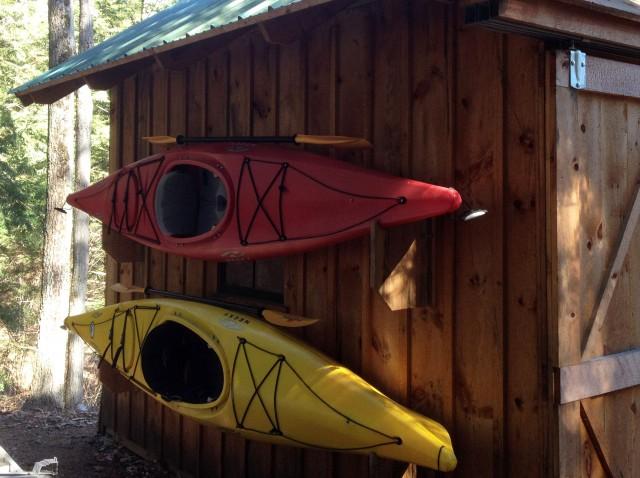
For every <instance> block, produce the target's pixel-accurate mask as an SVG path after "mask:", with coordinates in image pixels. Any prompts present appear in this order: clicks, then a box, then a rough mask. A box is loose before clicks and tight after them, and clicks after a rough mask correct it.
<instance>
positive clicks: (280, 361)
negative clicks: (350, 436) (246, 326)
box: [231, 337, 402, 451]
mask: <svg viewBox="0 0 640 478" xmlns="http://www.w3.org/2000/svg"><path fill="white" fill-rule="evenodd" d="M247 346H251V347H253V348H255V349H257V350H259V351H261V352H264V353H266V354H269V355H271V356H273V357H275V359H276V360H275V362H274V364H273V365H272V366H271V368H270V369H269V371H268V372H267V373H266V374H265V376H264V377H263V378H262V380H260V382H259V383H256V379H255V375H254V373H253V368H252V367H251V362H250V360H249V355H248V353H247V350H246V348H247ZM241 350H242V355H243V356H244V358H245V360H246V362H247V368H248V370H249V376H250V377H251V381H252V384H253V387H254V392H253V394H252V395H251V397H250V399H249V402H248V403H247V405H246V407H245V410H244V412H243V413H242V417H241V418H240V417H239V416H238V415H239V414H238V409H237V404H236V400H235V395H234V394H233V384H234V379H235V372H236V366H237V364H238V357H239V355H240V351H241ZM283 365H286V366H287V368H288V369H289V370H291V372H292V373H293V374H294V375H295V376H296V377H297V378H298V380H299V381H300V382H301V383H302V384H303V385H304V386H305V388H306V389H307V390H309V392H310V393H311V394H312V395H313V396H315V397H316V398H317V399H318V400H319V401H320V402H321V403H322V404H323V405H324V406H326V407H327V408H329V409H330V410H331V411H333V412H334V413H336V414H338V415H340V416H341V417H343V418H344V419H345V420H346V421H347V423H350V424H354V425H357V426H359V427H362V428H364V429H365V430H369V431H370V432H372V433H375V434H377V435H380V436H381V437H384V438H386V439H387V441H382V442H380V443H374V444H372V445H367V446H361V447H346V448H332V447H327V446H322V445H316V444H314V443H309V442H305V441H302V440H298V439H296V438H293V437H291V436H288V435H287V434H286V433H285V432H284V431H283V430H282V428H281V427H280V421H279V419H278V407H277V396H278V386H279V384H280V374H281V371H282V367H283ZM276 367H277V368H278V372H277V375H276V380H275V386H274V391H273V406H274V415H275V417H272V416H271V414H270V413H269V411H268V409H267V407H266V405H265V402H264V399H263V398H262V395H261V394H260V389H261V388H262V386H263V385H264V383H265V382H266V380H267V379H268V377H269V376H270V375H271V373H272V372H273V371H274V370H275V368H276ZM231 390H232V392H231V405H232V408H233V415H234V418H235V421H236V427H237V428H239V429H242V430H248V431H252V432H255V433H259V434H262V435H277V436H282V437H283V438H286V439H287V440H290V441H292V442H294V443H297V444H299V445H303V446H308V447H314V448H320V449H324V450H330V451H358V450H369V449H373V448H377V447H380V446H385V445H401V444H402V438H400V437H394V436H391V435H388V434H386V433H384V432H381V431H380V430H376V429H375V428H372V427H369V426H367V425H364V424H362V423H360V422H358V421H357V420H354V419H352V418H350V417H349V416H347V415H345V414H344V413H342V412H340V411H339V410H337V409H335V408H334V407H333V406H332V405H331V404H329V403H328V402H327V401H326V400H324V399H323V398H322V397H320V395H318V394H317V393H316V392H315V391H314V390H313V389H312V388H311V386H310V385H309V384H307V383H306V382H305V381H304V379H303V378H302V377H301V376H300V374H299V373H298V372H297V370H296V369H295V368H294V367H293V366H292V365H291V364H290V363H289V362H288V361H287V359H286V357H285V356H284V355H282V354H276V353H274V352H271V351H269V350H266V349H264V348H262V347H260V346H258V345H256V344H253V343H251V342H249V341H248V340H246V339H245V338H243V337H238V347H237V348H236V353H235V356H234V358H233V365H232V368H231ZM256 397H257V398H258V401H259V402H260V405H261V406H262V410H263V411H264V413H265V415H266V417H267V419H268V420H269V422H270V423H271V426H272V427H273V428H272V429H271V430H270V431H264V430H258V429H255V428H250V427H247V426H245V423H244V422H245V420H246V417H247V415H248V413H249V409H250V408H251V405H252V403H253V402H254V401H255V398H256Z"/></svg>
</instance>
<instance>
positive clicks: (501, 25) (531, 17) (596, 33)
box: [464, 0, 640, 55]
mask: <svg viewBox="0 0 640 478" xmlns="http://www.w3.org/2000/svg"><path fill="white" fill-rule="evenodd" d="M576 3H577V2H571V3H568V2H561V1H557V0H485V1H480V2H476V1H467V2H464V4H465V15H464V16H465V23H466V24H468V25H469V24H471V25H472V24H477V25H479V26H486V27H487V28H492V29H495V30H501V31H515V32H520V33H523V34H527V35H532V36H537V37H540V38H544V39H550V40H566V41H569V42H571V41H574V42H579V43H586V44H590V45H592V46H593V47H594V48H602V49H605V50H610V51H615V52H619V53H622V54H626V55H640V28H638V22H637V21H635V20H630V19H628V18H622V17H620V16H614V15H611V14H606V13H603V12H601V11H597V10H593V9H589V8H584V7H583V6H581V5H582V4H580V5H578V4H576Z"/></svg>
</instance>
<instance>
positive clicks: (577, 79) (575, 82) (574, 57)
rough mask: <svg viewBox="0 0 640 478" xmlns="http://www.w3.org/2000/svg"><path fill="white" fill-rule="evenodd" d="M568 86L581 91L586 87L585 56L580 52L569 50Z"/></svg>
mask: <svg viewBox="0 0 640 478" xmlns="http://www.w3.org/2000/svg"><path fill="white" fill-rule="evenodd" d="M569 63H570V67H569V71H570V74H569V76H570V78H569V84H570V85H571V88H575V89H576V90H582V89H584V88H586V86H587V54H586V53H585V52H583V51H580V50H569Z"/></svg>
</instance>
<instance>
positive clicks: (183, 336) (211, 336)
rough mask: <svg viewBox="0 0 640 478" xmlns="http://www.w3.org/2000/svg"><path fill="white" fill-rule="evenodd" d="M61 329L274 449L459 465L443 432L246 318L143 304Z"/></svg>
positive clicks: (130, 375)
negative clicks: (284, 447) (293, 448)
mask: <svg viewBox="0 0 640 478" xmlns="http://www.w3.org/2000/svg"><path fill="white" fill-rule="evenodd" d="M65 325H66V326H67V328H68V329H69V330H71V331H73V332H75V333H76V334H78V335H80V337H82V338H83V340H85V341H86V342H87V343H88V344H89V345H90V346H91V347H92V348H93V349H94V350H95V351H96V352H98V353H99V354H100V355H101V356H102V358H103V360H104V361H105V362H106V363H109V364H111V365H112V366H114V367H115V368H117V370H118V371H120V372H121V373H122V374H123V375H124V376H125V377H126V378H127V379H128V380H130V381H131V382H132V383H133V384H135V385H136V386H138V387H139V388H140V389H142V390H143V391H145V392H146V393H147V394H149V395H150V396H152V397H153V398H155V399H156V400H158V401H160V402H161V403H163V404H165V405H166V406H168V407H170V408H172V409H173V410H175V411H177V412H178V413H181V414H183V415H186V416H189V417H191V418H193V419H195V420H198V421H200V422H202V423H206V424H210V425H215V426H218V427H221V428H223V429H226V430H230V431H234V432H237V433H239V434H241V435H242V436H243V437H245V438H249V439H254V440H259V441H264V442H269V443H274V444H279V445H292V446H302V447H311V448H320V449H326V450H331V451H344V452H354V453H375V454H376V455H379V456H382V457H385V458H390V459H395V460H400V461H405V462H411V463H416V464H418V465H421V466H427V467H430V468H433V469H436V470H441V471H450V470H452V469H454V468H455V466H456V458H455V454H454V452H453V448H452V445H451V440H450V438H449V434H448V433H447V431H446V430H445V429H444V427H442V425H440V424H438V423H437V422H435V421H433V420H430V419H428V418H426V417H423V416H421V415H419V414H417V413H415V412H413V411H411V410H409V409H407V408H405V407H403V406H401V405H399V404H397V403H396V402H394V401H393V400H391V399H390V398H388V397H386V396H385V395H384V394H382V393H381V392H380V391H378V390H377V389H375V388H374V387H373V386H371V385H370V384H368V383H367V382H365V381H364V380H363V379H362V378H360V377H359V376H357V375H356V374H354V373H353V372H351V371H350V370H348V369H346V368H345V367H342V366H340V365H339V364H337V363H335V362H334V361H333V360H331V359H330V358H328V357H326V356H325V355H323V354H321V353H319V352H317V351H315V350H314V349H312V348H310V347H308V346H307V345H305V344H304V343H302V342H300V341H298V340H296V339H294V338H292V337H290V336H288V335H286V334H284V333H282V332H281V331H279V330H277V329H275V328H274V327H271V326H270V325H269V324H266V323H264V322H262V321H260V320H257V319H254V318H252V317H249V316H245V315H242V314H237V313H234V312H230V311H227V310H225V309H220V308H217V307H212V306H208V305H204V304H195V303H191V302H184V301H177V300H171V299H159V300H155V299H154V300H151V299H147V300H139V301H131V302H126V303H122V304H116V305H112V306H109V307H106V308H104V309H101V310H98V311H95V312H90V313H86V314H82V315H79V316H73V317H68V318H67V320H66V321H65ZM163 335H164V336H165V337H164V338H163ZM203 344H204V345H203ZM179 347H186V348H183V349H181V350H182V351H181V352H180V351H179V350H180V349H179ZM214 362H215V363H214ZM196 373H201V374H202V373H206V374H208V377H214V378H215V379H211V380H210V379H209V378H206V377H205V379H203V378H202V377H200V378H198V377H196V378H195V379H194V375H195V374H196ZM194 390H198V392H194ZM201 392H202V393H201Z"/></svg>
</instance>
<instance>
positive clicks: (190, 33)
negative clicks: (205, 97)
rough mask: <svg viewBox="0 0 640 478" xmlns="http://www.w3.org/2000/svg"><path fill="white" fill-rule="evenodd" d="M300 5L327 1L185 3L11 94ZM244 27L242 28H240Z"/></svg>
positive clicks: (201, 0) (205, 0) (191, 0)
mask: <svg viewBox="0 0 640 478" xmlns="http://www.w3.org/2000/svg"><path fill="white" fill-rule="evenodd" d="M296 3H310V4H318V3H325V2H324V1H319V2H318V1H313V0H312V1H308V0H307V2H305V0H182V1H180V2H178V3H177V4H175V5H174V6H172V7H169V8H167V9H165V10H163V11H161V12H159V13H157V14H155V15H153V16H151V17H149V18H147V19H145V20H143V21H141V22H140V23H137V24H136V25H134V26H132V27H130V28H128V29H126V30H124V31H123V32H121V33H119V34H117V35H115V36H113V37H111V38H109V39H108V40H105V41H104V42H102V43H100V44H99V45H96V46H95V47H93V48H91V49H89V50H87V51H85V52H83V53H81V54H79V55H76V56H74V57H72V58H70V59H69V60H67V61H66V62H64V63H61V64H60V65H58V66H56V67H54V68H52V69H50V70H49V71H47V72H45V73H43V74H42V75H40V76H37V77H36V78H34V79H32V80H31V81H28V82H27V83H24V84H23V85H20V86H18V87H17V88H14V89H13V90H11V93H14V94H16V95H18V96H21V93H24V92H27V91H29V90H35V89H40V88H41V87H42V88H44V85H47V84H49V83H60V82H62V81H64V79H65V78H66V77H69V78H71V77H73V78H77V77H81V76H83V75H82V73H83V72H90V70H96V69H97V67H102V68H100V69H102V70H103V69H105V65H109V64H112V63H114V62H118V63H121V62H122V60H123V59H125V60H126V59H128V58H130V57H135V56H136V55H140V54H141V53H143V52H145V51H147V50H150V49H156V48H163V47H164V46H166V45H170V44H171V43H174V42H178V41H179V40H184V39H187V38H190V37H194V36H195V37H197V36H202V37H205V36H206V35H204V33H208V32H211V31H215V30H217V29H219V28H221V27H224V26H226V25H229V24H231V23H234V22H237V23H241V24H242V23H246V19H247V18H250V17H255V16H259V15H261V14H264V13H266V12H269V11H271V10H272V9H278V8H281V7H287V6H289V5H292V4H296ZM241 26H243V25H240V27H241Z"/></svg>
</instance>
